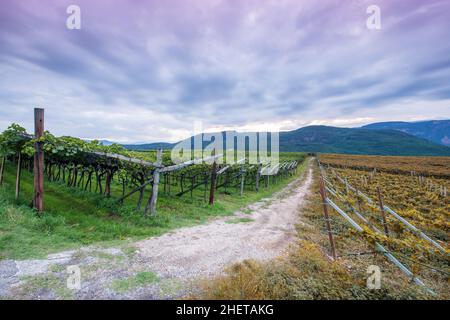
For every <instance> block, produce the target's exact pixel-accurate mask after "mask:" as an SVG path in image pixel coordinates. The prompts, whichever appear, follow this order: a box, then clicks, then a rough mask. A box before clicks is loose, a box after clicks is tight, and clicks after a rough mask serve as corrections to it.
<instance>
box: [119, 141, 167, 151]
mask: <svg viewBox="0 0 450 320" xmlns="http://www.w3.org/2000/svg"><path fill="white" fill-rule="evenodd" d="M174 145H175V144H174V143H168V142H155V143H146V144H124V145H123V147H124V148H125V149H128V150H132V151H146V150H155V149H163V150H165V149H172V148H173V146H174Z"/></svg>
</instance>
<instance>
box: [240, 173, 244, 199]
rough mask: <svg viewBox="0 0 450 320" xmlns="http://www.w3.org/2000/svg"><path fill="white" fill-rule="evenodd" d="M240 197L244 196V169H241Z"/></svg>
mask: <svg viewBox="0 0 450 320" xmlns="http://www.w3.org/2000/svg"><path fill="white" fill-rule="evenodd" d="M241 172H242V173H241V192H240V194H241V197H242V196H243V195H244V184H245V170H244V168H242V169H241Z"/></svg>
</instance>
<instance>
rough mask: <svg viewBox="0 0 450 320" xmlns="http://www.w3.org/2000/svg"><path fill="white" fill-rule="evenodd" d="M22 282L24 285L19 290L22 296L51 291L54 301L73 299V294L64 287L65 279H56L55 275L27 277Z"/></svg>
mask: <svg viewBox="0 0 450 320" xmlns="http://www.w3.org/2000/svg"><path fill="white" fill-rule="evenodd" d="M22 281H24V283H25V284H24V285H23V286H22V287H20V289H19V290H20V291H22V292H24V294H28V293H31V292H37V291H51V292H53V293H54V295H55V298H56V299H61V300H72V299H74V294H73V292H72V291H71V290H70V289H68V288H67V286H66V279H65V278H58V277H56V276H55V275H42V276H27V277H23V279H22Z"/></svg>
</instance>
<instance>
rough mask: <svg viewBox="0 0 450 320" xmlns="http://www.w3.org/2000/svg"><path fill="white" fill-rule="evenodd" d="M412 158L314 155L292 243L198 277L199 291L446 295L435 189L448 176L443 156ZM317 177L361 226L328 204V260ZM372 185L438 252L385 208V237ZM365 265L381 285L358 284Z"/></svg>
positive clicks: (446, 210) (221, 294) (448, 203)
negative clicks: (278, 252)
mask: <svg viewBox="0 0 450 320" xmlns="http://www.w3.org/2000/svg"><path fill="white" fill-rule="evenodd" d="M419 159H420V160H422V162H421V165H420V167H418V166H417V165H415V164H417V159H414V158H407V157H378V156H373V157H368V156H348V155H320V161H321V164H322V169H319V168H318V167H317V168H316V174H315V179H316V181H315V185H314V190H313V193H312V194H311V195H310V197H309V204H308V206H307V207H305V208H301V209H300V212H299V214H300V215H301V223H300V224H299V225H298V238H299V240H300V241H299V244H298V245H296V246H293V248H292V249H291V251H290V253H289V255H288V256H287V257H284V258H283V259H281V260H280V261H277V262H274V263H259V262H252V261H250V262H245V263H242V264H238V265H235V266H233V267H231V268H230V269H228V272H227V275H225V276H222V277H218V278H217V279H215V281H213V282H211V283H205V285H204V291H203V293H202V294H201V295H200V297H201V298H210V299H217V298H219V299H283V298H288V299H430V298H431V299H435V298H439V299H448V297H449V296H450V291H449V286H448V284H449V275H450V270H449V268H448V266H449V262H450V260H449V250H448V241H449V215H450V199H449V198H448V195H444V194H443V192H442V190H443V188H444V187H446V188H447V190H448V188H449V187H450V184H449V182H450V180H449V179H448V178H446V177H447V176H446V175H447V172H445V170H443V169H439V168H441V167H447V166H448V163H449V159H448V158H426V159H425V158H419ZM374 168H377V169H376V170H374ZM419 168H420V169H421V170H420V174H416V173H413V174H412V175H411V172H410V171H411V170H413V169H415V171H416V172H419V170H418V169H419ZM394 172H395V173H394ZM321 176H323V177H324V178H325V179H326V180H327V181H328V182H327V183H325V185H326V187H327V191H328V192H327V196H328V197H329V198H330V199H332V201H334V202H335V203H336V204H337V205H338V206H339V207H340V208H341V209H342V210H344V211H345V212H346V213H347V214H348V215H349V217H351V218H352V219H353V220H354V221H356V223H357V224H359V225H361V226H363V228H364V231H363V232H356V231H355V230H354V229H353V228H352V227H351V225H350V224H349V223H348V222H347V221H346V220H345V219H344V218H343V217H342V216H341V215H340V214H338V212H337V211H336V210H334V209H333V208H332V207H331V206H327V207H328V211H329V214H330V222H331V231H332V234H333V237H334V243H335V247H336V254H337V260H336V261H332V259H331V248H330V242H329V238H328V232H327V228H326V224H325V219H324V216H323V200H322V199H321V196H320V192H319V191H320V180H321ZM352 187H353V188H352ZM377 187H380V191H381V199H382V202H383V205H385V206H389V208H391V209H392V210H393V211H394V212H396V213H398V214H399V215H400V216H402V217H403V218H405V219H407V220H408V221H409V222H410V223H412V224H413V225H414V226H416V227H417V228H419V229H420V230H421V231H422V232H423V233H425V234H426V235H427V236H429V237H430V238H431V239H433V240H434V241H435V242H436V243H438V244H439V246H441V247H442V248H443V249H444V252H442V251H441V250H438V249H437V247H436V246H434V245H431V244H430V242H429V241H425V240H424V239H423V238H421V237H420V236H419V234H418V233H417V232H413V231H411V230H410V229H408V228H406V227H405V225H404V224H402V223H400V222H399V221H398V220H397V219H395V218H394V217H393V216H392V215H390V214H389V213H388V212H385V215H386V227H387V228H388V230H389V237H388V236H386V235H385V234H384V232H383V231H384V224H383V220H382V216H381V212H380V206H379V202H378V199H379V198H378V192H377ZM332 193H334V194H332ZM356 193H358V195H359V196H357V195H356ZM361 193H362V194H364V195H365V196H366V197H367V198H370V199H373V203H368V202H367V201H366V200H365V198H364V197H363V196H361ZM355 212H357V213H358V214H359V215H360V216H362V218H363V219H365V220H362V219H361V218H360V217H359V216H358V215H357V214H356V213H355ZM364 221H366V222H367V223H366V222H364ZM375 229H376V230H378V231H377V232H375V231H374V230H375ZM376 242H378V243H380V244H382V245H383V246H384V247H385V248H386V249H387V250H388V251H389V252H391V253H392V254H393V255H394V256H395V257H396V258H397V259H398V261H400V262H401V263H402V264H403V265H404V266H406V268H408V269H409V270H411V272H412V274H413V275H414V277H416V278H419V279H420V280H422V281H423V283H424V284H425V286H418V285H416V284H414V283H413V282H412V281H411V278H410V277H408V276H406V275H405V274H404V273H402V272H401V271H400V270H399V269H398V267H397V266H396V265H394V264H393V263H391V261H389V260H388V259H386V257H385V256H384V255H383V254H381V253H380V252H377V251H376V250H375V248H374V245H375V243H376ZM370 265H375V266H379V267H380V269H381V275H382V278H381V279H382V280H381V282H382V289H381V290H367V288H366V287H365V285H366V283H365V281H366V279H367V268H368V267H369V266H370ZM428 290H431V291H433V292H434V294H431V293H430V291H428Z"/></svg>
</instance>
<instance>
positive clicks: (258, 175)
mask: <svg viewBox="0 0 450 320" xmlns="http://www.w3.org/2000/svg"><path fill="white" fill-rule="evenodd" d="M261 169H262V163H258V168H257V169H256V183H255V189H256V192H259V180H260V179H261Z"/></svg>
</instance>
